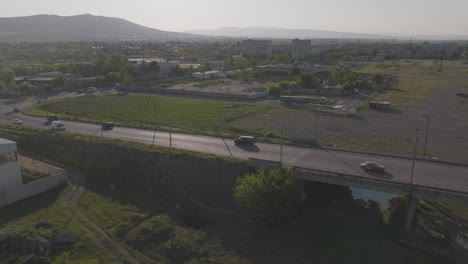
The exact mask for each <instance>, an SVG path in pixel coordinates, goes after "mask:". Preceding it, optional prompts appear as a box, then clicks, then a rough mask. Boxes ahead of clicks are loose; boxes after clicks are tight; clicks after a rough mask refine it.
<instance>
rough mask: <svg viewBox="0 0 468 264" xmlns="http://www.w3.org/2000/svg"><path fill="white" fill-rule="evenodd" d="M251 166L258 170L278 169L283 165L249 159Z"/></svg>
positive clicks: (275, 162)
mask: <svg viewBox="0 0 468 264" xmlns="http://www.w3.org/2000/svg"><path fill="white" fill-rule="evenodd" d="M249 165H250V166H252V167H254V168H256V169H260V168H266V169H277V168H279V167H280V166H281V164H280V163H279V162H277V161H271V160H263V159H254V158H249Z"/></svg>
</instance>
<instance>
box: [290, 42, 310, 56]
mask: <svg viewBox="0 0 468 264" xmlns="http://www.w3.org/2000/svg"><path fill="white" fill-rule="evenodd" d="M310 52H311V45H310V39H293V40H292V51H291V55H292V57H293V59H302V58H304V57H305V56H307V55H310Z"/></svg>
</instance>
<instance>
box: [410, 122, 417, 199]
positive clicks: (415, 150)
mask: <svg viewBox="0 0 468 264" xmlns="http://www.w3.org/2000/svg"><path fill="white" fill-rule="evenodd" d="M418 131H419V129H417V128H416V143H415V144H414V153H413V163H412V164H411V177H410V195H411V191H412V187H413V178H414V165H415V163H416V153H417V151H418Z"/></svg>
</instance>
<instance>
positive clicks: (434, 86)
mask: <svg viewBox="0 0 468 264" xmlns="http://www.w3.org/2000/svg"><path fill="white" fill-rule="evenodd" d="M438 67H439V64H436V63H433V62H432V61H419V60H417V61H415V60H409V61H393V62H391V61H390V62H382V63H381V62H378V63H377V62H371V63H369V64H367V65H366V66H364V67H361V68H360V69H359V71H362V72H382V73H393V74H395V75H396V76H400V77H399V82H397V83H396V85H395V87H393V89H391V90H387V91H385V92H384V93H382V94H379V95H378V96H377V98H378V99H382V100H388V101H390V102H391V104H392V106H393V107H394V109H392V110H389V111H377V110H368V111H366V112H359V113H358V116H356V117H353V118H348V117H341V116H337V115H330V114H325V113H323V114H321V115H320V120H319V119H318V117H319V116H318V113H316V112H308V111H301V112H296V111H270V112H269V113H267V115H265V113H258V114H255V115H251V116H249V117H248V118H246V119H245V120H243V122H244V123H245V125H246V126H251V127H255V126H258V127H260V126H262V125H261V124H263V123H264V122H265V123H266V124H267V125H266V126H262V128H263V129H264V131H273V132H275V133H280V131H281V127H283V128H284V129H283V133H284V135H285V136H287V137H289V138H291V139H292V140H293V141H297V142H306V143H309V144H321V145H325V146H336V147H338V148H351V149H360V150H370V151H382V152H397V153H408V154H409V153H411V152H413V151H414V145H415V141H416V135H417V136H418V153H420V154H423V153H424V145H425V144H424V143H425V138H426V128H427V121H428V116H429V117H430V124H429V129H428V133H427V150H426V154H427V155H428V156H431V157H436V158H439V159H448V160H454V161H460V162H467V163H468V156H467V155H466V149H468V137H467V131H468V98H463V97H459V96H455V94H456V93H459V92H465V93H468V82H467V79H468V74H467V73H466V71H467V68H468V64H465V63H463V62H460V61H445V62H444V64H443V67H442V72H439V71H438ZM416 129H418V131H417V132H416Z"/></svg>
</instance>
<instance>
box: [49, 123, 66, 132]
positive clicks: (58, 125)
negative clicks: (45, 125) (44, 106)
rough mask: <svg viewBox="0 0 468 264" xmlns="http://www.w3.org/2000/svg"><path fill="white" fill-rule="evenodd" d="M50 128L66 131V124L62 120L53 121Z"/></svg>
mask: <svg viewBox="0 0 468 264" xmlns="http://www.w3.org/2000/svg"><path fill="white" fill-rule="evenodd" d="M50 130H52V131H55V130H60V131H65V125H64V124H63V123H62V121H52V123H51V124H50Z"/></svg>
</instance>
